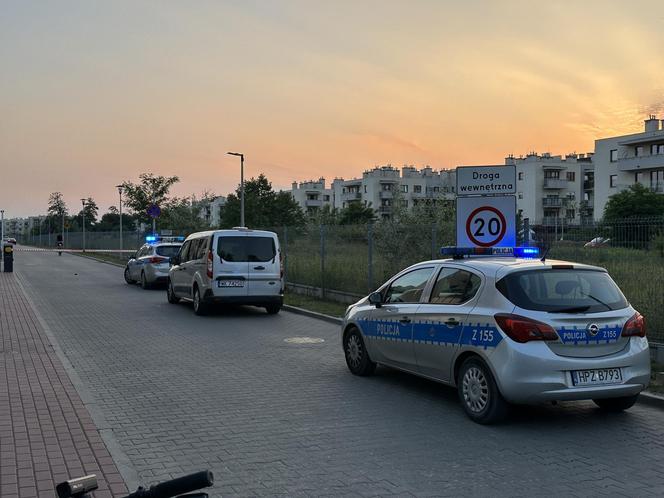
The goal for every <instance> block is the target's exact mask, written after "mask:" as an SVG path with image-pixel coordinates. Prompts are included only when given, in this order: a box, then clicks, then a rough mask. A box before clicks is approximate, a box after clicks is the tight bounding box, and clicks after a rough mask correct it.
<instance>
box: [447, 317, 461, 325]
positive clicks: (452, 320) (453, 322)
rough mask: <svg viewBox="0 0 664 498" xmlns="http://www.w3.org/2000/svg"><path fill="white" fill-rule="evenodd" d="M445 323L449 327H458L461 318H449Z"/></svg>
mask: <svg viewBox="0 0 664 498" xmlns="http://www.w3.org/2000/svg"><path fill="white" fill-rule="evenodd" d="M445 325H447V326H448V327H456V326H457V325H459V320H457V319H456V318H449V319H448V320H447V321H446V322H445Z"/></svg>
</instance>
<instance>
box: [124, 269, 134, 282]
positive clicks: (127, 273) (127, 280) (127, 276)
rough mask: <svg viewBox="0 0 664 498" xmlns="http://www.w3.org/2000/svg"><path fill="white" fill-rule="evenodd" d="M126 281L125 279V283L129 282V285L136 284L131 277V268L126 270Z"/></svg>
mask: <svg viewBox="0 0 664 498" xmlns="http://www.w3.org/2000/svg"><path fill="white" fill-rule="evenodd" d="M124 279H125V282H127V283H128V284H133V283H134V281H133V280H132V279H131V278H130V277H129V268H125V271H124Z"/></svg>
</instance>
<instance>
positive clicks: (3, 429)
mask: <svg viewBox="0 0 664 498" xmlns="http://www.w3.org/2000/svg"><path fill="white" fill-rule="evenodd" d="M16 278H17V277H16V275H15V274H12V273H0V496H1V497H2V498H17V497H25V498H29V497H37V496H40V497H41V496H54V495H55V485H56V484H57V483H59V482H61V481H64V480H67V479H69V478H72V477H80V476H83V475H86V474H97V478H98V481H99V491H97V492H96V493H95V497H96V498H104V497H106V498H108V497H111V496H118V495H122V494H126V491H127V488H126V486H125V484H124V480H123V479H122V477H121V475H120V473H119V472H118V469H117V468H116V465H115V463H114V462H113V460H112V459H111V456H110V454H109V452H108V450H107V448H106V446H105V444H104V442H103V440H102V438H101V436H100V434H99V431H98V430H97V428H96V427H95V424H94V423H93V421H92V419H91V417H90V414H89V413H88V411H87V409H86V408H85V406H84V405H83V402H82V401H81V398H80V397H79V395H78V393H77V392H76V389H75V388H74V385H73V384H72V382H71V380H70V378H69V376H68V374H67V372H66V371H65V369H64V367H63V365H62V363H61V362H60V360H59V359H58V357H57V355H56V353H55V351H54V349H53V346H52V345H51V344H50V342H49V340H48V338H47V336H46V334H45V333H44V331H43V329H42V328H41V327H40V325H39V322H38V320H37V318H36V317H35V314H34V312H33V310H32V309H31V306H30V304H29V302H28V301H27V299H26V298H25V296H24V294H23V291H22V289H21V287H20V286H19V285H18V283H17V280H16Z"/></svg>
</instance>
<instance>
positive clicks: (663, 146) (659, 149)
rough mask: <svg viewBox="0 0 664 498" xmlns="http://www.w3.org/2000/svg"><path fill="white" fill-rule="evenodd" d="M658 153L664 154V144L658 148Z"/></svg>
mask: <svg viewBox="0 0 664 498" xmlns="http://www.w3.org/2000/svg"><path fill="white" fill-rule="evenodd" d="M657 153H658V154H664V144H663V145H658V146H657Z"/></svg>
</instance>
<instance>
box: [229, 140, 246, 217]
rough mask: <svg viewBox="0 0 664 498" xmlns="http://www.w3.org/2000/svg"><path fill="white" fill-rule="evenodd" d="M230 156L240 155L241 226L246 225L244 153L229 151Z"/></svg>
mask: <svg viewBox="0 0 664 498" xmlns="http://www.w3.org/2000/svg"><path fill="white" fill-rule="evenodd" d="M227 154H228V155H230V156H239V157H240V226H241V227H243V226H244V154H240V153H239V152H227Z"/></svg>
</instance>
